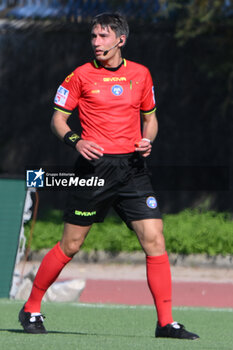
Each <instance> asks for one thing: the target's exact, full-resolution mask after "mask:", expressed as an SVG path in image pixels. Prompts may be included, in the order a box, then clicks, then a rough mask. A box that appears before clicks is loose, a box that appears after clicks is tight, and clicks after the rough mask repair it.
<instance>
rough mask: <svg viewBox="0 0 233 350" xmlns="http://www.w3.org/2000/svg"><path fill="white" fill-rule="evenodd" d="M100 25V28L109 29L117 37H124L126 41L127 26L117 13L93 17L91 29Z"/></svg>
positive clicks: (122, 17) (127, 34) (123, 18)
mask: <svg viewBox="0 0 233 350" xmlns="http://www.w3.org/2000/svg"><path fill="white" fill-rule="evenodd" d="M97 24H100V25H101V27H102V28H106V27H110V28H111V29H112V30H113V31H114V32H115V33H116V36H117V37H119V36H121V35H125V36H126V39H127V38H128V36H129V26H128V23H127V21H126V19H125V17H124V16H122V15H120V14H119V13H110V12H109V13H108V12H105V13H101V14H99V15H97V16H95V17H94V18H93V20H92V22H91V28H93V27H95V26H96V25H97Z"/></svg>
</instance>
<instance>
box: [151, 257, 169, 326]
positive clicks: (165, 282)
mask: <svg viewBox="0 0 233 350" xmlns="http://www.w3.org/2000/svg"><path fill="white" fill-rule="evenodd" d="M146 267H147V281H148V285H149V288H150V291H151V293H152V295H153V298H154V302H155V306H156V310H157V315H158V323H159V325H160V326H161V327H164V326H166V324H168V323H172V322H173V318H172V301H171V295H172V283H171V271H170V263H169V260H168V255H167V252H166V253H165V254H163V255H160V256H147V257H146Z"/></svg>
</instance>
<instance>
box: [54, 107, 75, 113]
mask: <svg viewBox="0 0 233 350" xmlns="http://www.w3.org/2000/svg"><path fill="white" fill-rule="evenodd" d="M54 109H56V111H59V112H62V113H65V114H67V115H70V114H71V113H72V112H65V111H63V110H62V109H59V108H57V107H54Z"/></svg>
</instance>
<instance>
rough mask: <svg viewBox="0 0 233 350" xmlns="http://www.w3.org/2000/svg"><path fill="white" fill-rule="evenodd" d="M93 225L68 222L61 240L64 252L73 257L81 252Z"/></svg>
mask: <svg viewBox="0 0 233 350" xmlns="http://www.w3.org/2000/svg"><path fill="white" fill-rule="evenodd" d="M90 228H91V226H78V225H72V224H68V223H66V224H65V226H64V232H63V236H62V240H61V244H60V246H61V249H62V250H63V252H64V254H65V255H67V256H69V257H73V256H74V255H75V254H76V253H78V252H79V250H80V248H81V246H82V245H83V243H84V240H85V238H86V236H87V234H88V232H89V230H90Z"/></svg>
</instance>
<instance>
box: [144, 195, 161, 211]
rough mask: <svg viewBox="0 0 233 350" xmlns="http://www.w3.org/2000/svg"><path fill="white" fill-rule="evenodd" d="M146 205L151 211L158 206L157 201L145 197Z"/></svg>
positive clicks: (153, 198)
mask: <svg viewBox="0 0 233 350" xmlns="http://www.w3.org/2000/svg"><path fill="white" fill-rule="evenodd" d="M146 205H147V206H148V207H149V208H151V209H155V208H156V207H157V205H158V204H157V200H156V199H155V197H147V199H146Z"/></svg>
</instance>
